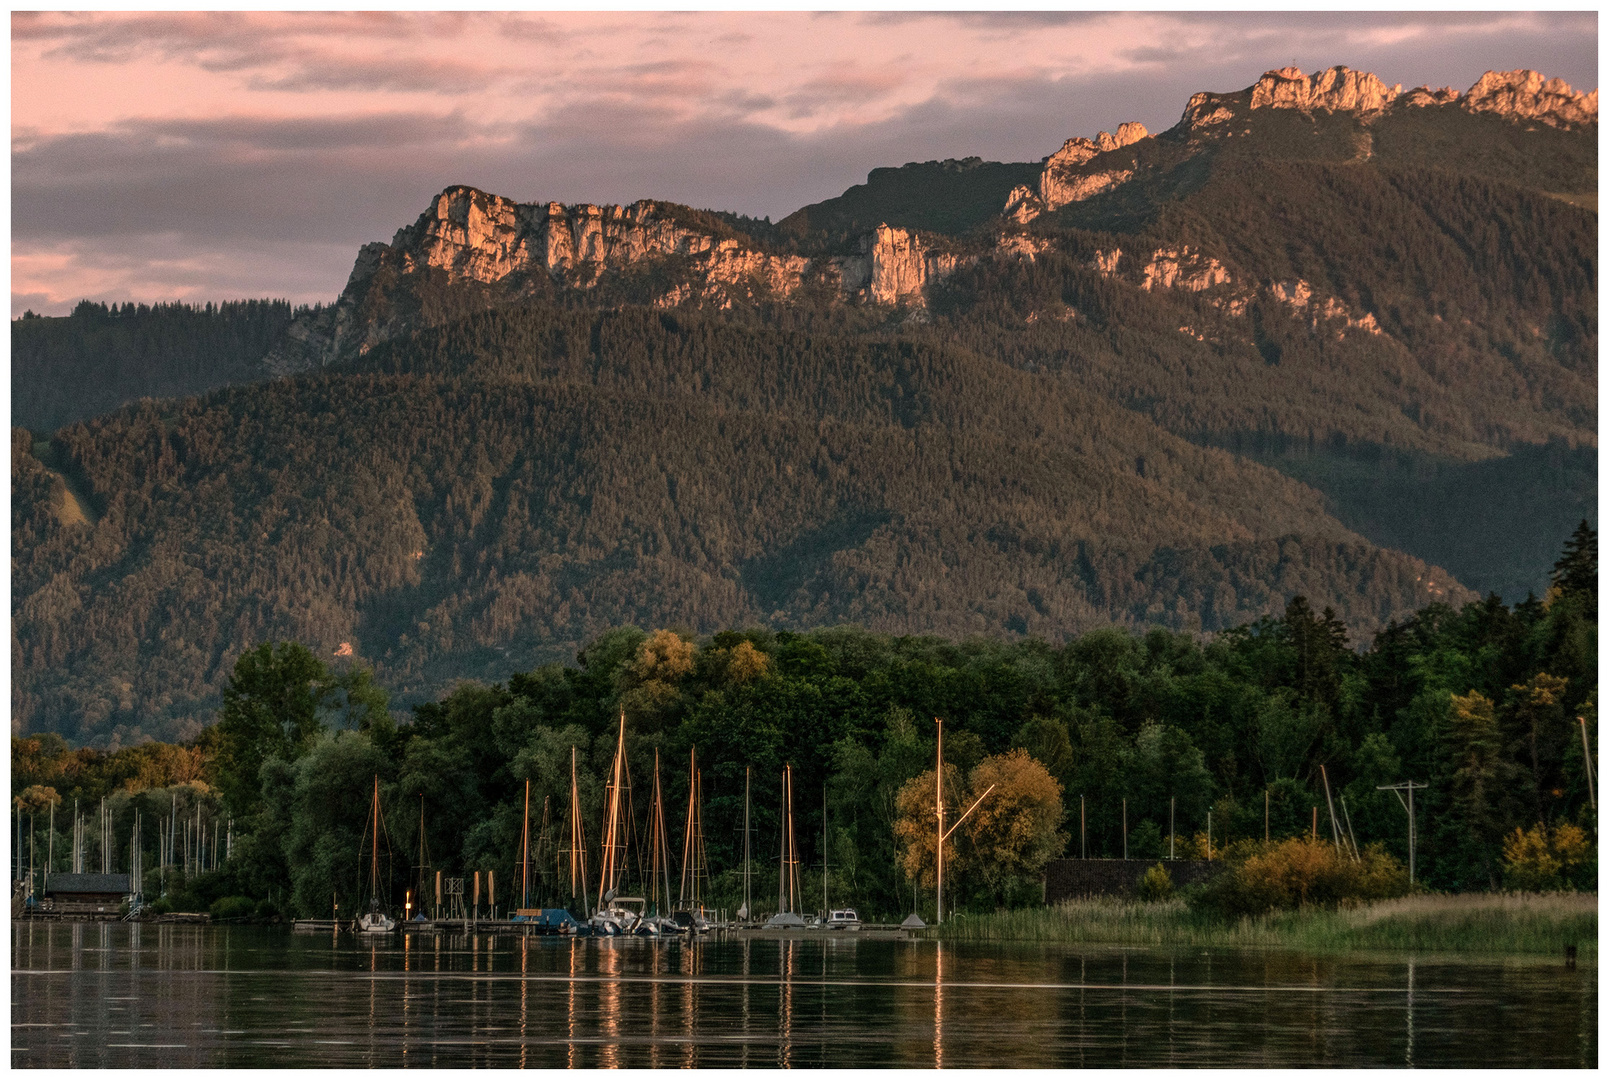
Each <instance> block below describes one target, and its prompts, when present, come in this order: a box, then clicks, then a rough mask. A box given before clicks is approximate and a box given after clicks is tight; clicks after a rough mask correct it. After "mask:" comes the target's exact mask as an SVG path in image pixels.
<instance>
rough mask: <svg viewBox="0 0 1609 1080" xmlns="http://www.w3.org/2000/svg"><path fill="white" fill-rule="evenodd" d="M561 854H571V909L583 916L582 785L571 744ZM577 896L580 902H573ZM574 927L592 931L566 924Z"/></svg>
mask: <svg viewBox="0 0 1609 1080" xmlns="http://www.w3.org/2000/svg"><path fill="white" fill-rule="evenodd" d="M559 854H560V857H561V858H562V857H563V855H565V854H568V855H569V857H570V910H571V911H572V912H574V913H575V914H577V915H579V917H580V918H581V919H583V920H584V919H586V917H587V914H588V907H589V906H590V902H589V901H588V899H587V831H586V826H585V823H584V822H583V821H582V818H581V787H580V785H579V783H578V782H577V780H576V748H575V747H574V746H572V747H570V844H569V846H568V847H567V848H565V849H563V850H562V851H561V852H560V853H559ZM554 870H555V872H560V871H561V870H562V866H555V867H554ZM577 899H579V900H580V901H581V903H580V904H579V905H577V904H576V900H577ZM570 926H574V927H577V928H579V929H576V930H573V931H570V932H572V933H591V932H592V930H591V927H590V926H589V925H588V924H586V923H585V922H572V923H567V924H566V927H567V928H568V927H570Z"/></svg>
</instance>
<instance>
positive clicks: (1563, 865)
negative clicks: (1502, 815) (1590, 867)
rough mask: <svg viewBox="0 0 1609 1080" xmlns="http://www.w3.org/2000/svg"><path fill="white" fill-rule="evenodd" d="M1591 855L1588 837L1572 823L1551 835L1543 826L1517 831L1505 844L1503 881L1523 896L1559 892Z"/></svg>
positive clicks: (1552, 832)
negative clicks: (1520, 891)
mask: <svg viewBox="0 0 1609 1080" xmlns="http://www.w3.org/2000/svg"><path fill="white" fill-rule="evenodd" d="M1591 853H1592V846H1591V845H1590V844H1588V843H1587V835H1586V833H1584V832H1582V831H1581V830H1580V829H1579V828H1577V827H1576V826H1574V825H1572V824H1570V823H1569V822H1563V823H1561V824H1560V825H1559V826H1558V827H1557V828H1555V829H1553V830H1552V831H1551V832H1549V830H1548V828H1547V826H1545V825H1542V824H1537V825H1534V826H1532V827H1531V828H1530V829H1528V830H1526V831H1523V832H1522V831H1521V830H1519V829H1515V830H1514V832H1513V833H1511V834H1510V835H1509V836H1508V837H1507V838H1506V839H1504V841H1503V881H1504V883H1505V884H1506V885H1508V887H1509V888H1511V889H1519V890H1522V891H1524V892H1558V891H1560V890H1562V889H1566V888H1569V881H1570V879H1571V878H1572V877H1573V876H1574V875H1573V873H1572V871H1574V870H1576V869H1577V868H1578V867H1580V866H1582V865H1584V864H1585V863H1586V861H1587V858H1588V856H1590V855H1591Z"/></svg>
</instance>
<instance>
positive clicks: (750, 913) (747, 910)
mask: <svg viewBox="0 0 1609 1080" xmlns="http://www.w3.org/2000/svg"><path fill="white" fill-rule="evenodd" d="M751 771H752V767H750V766H745V767H744V769H743V917H744V918H745V919H752V918H754V903H753V901H752V900H751V899H750V898H749V773H750V772H751Z"/></svg>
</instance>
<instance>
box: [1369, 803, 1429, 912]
mask: <svg viewBox="0 0 1609 1080" xmlns="http://www.w3.org/2000/svg"><path fill="white" fill-rule="evenodd" d="M1428 786H1429V785H1428V784H1416V783H1414V782H1413V781H1412V780H1404V781H1403V782H1402V783H1400V784H1381V785H1379V786H1378V787H1377V788H1375V790H1376V791H1391V792H1395V793H1396V796H1397V801H1398V802H1400V803H1401V804H1402V808H1403V809H1404V810H1406V811H1408V888H1410V889H1411V888H1413V884H1414V881H1415V880H1416V879H1415V875H1414V855H1415V850H1414V849H1415V847H1416V843H1415V841H1416V840H1417V839H1418V827H1417V825H1416V823H1415V821H1414V813H1413V793H1414V792H1415V791H1423V790H1424V789H1425V788H1426V787H1428ZM1404 791H1406V792H1407V793H1408V797H1407V798H1406V799H1404V798H1403V797H1402V793H1403V792H1404Z"/></svg>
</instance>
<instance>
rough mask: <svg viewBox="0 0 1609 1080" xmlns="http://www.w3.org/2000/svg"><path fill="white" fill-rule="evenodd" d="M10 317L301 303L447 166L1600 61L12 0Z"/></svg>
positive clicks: (1112, 125) (950, 132) (1530, 52)
mask: <svg viewBox="0 0 1609 1080" xmlns="http://www.w3.org/2000/svg"><path fill="white" fill-rule="evenodd" d="M11 18H12V23H11V80H12V81H11V103H12V113H11V122H12V129H11V139H12V144H11V145H12V158H11V167H12V173H11V176H12V188H11V199H12V204H11V205H12V218H11V227H12V248H11V272H12V314H13V316H15V315H18V314H20V313H21V312H22V311H23V310H24V309H32V310H33V311H35V312H38V313H40V314H65V313H66V312H67V311H69V310H70V309H71V308H72V306H73V305H74V304H75V303H77V302H78V301H79V300H80V299H86V298H87V299H92V300H105V301H113V300H115V301H138V302H148V303H149V302H156V301H172V300H185V301H190V302H202V301H206V300H226V299H241V298H247V297H276V298H285V299H289V300H291V301H292V302H294V303H298V304H301V303H317V302H326V303H327V302H329V301H332V300H334V299H335V297H336V296H337V295H339V293H340V290H341V288H342V287H343V285H344V284H345V282H346V278H347V275H348V274H349V272H350V270H351V267H352V261H353V259H354V257H355V255H356V253H357V249H358V247H359V246H360V245H362V244H364V243H366V242H368V241H371V240H389V239H390V238H391V235H392V234H393V233H394V232H395V231H396V229H397V228H399V227H400V226H403V225H405V224H408V223H410V222H412V221H413V220H414V219H415V218H416V217H418V215H419V214H420V213H421V212H422V211H423V210H424V209H425V207H426V206H427V205H428V204H429V202H430V200H431V198H432V196H433V195H435V194H436V193H437V192H439V191H440V190H441V189H443V188H445V187H447V186H448V185H450V184H472V185H474V186H476V187H479V188H482V189H484V190H488V191H493V192H496V193H497V194H500V195H504V196H508V197H510V198H514V199H518V200H520V201H522V202H524V201H549V200H557V201H559V202H565V203H576V202H592V203H617V202H631V201H634V200H637V199H642V198H655V199H663V200H668V201H673V202H681V203H688V204H691V205H693V206H697V207H704V208H713V209H720V210H732V211H737V212H739V213H744V214H750V215H753V216H756V217H760V216H769V217H771V218H772V219H773V220H775V219H778V218H781V217H784V216H786V215H787V214H789V213H791V212H792V211H794V210H796V209H798V208H799V207H801V206H804V205H807V204H809V203H813V202H818V201H820V200H822V199H827V198H831V197H833V196H835V195H837V194H839V193H841V192H842V191H843V190H844V189H845V188H848V187H850V186H851V185H853V184H857V183H861V182H863V181H864V180H865V178H866V174H867V172H868V171H870V170H871V169H873V168H877V167H881V166H886V165H900V164H903V163H905V162H908V161H926V160H932V159H942V158H949V157H957V158H959V157H969V156H973V155H976V156H979V157H983V158H985V159H990V160H997V161H1037V160H1039V159H1041V158H1043V157H1045V156H1046V155H1047V154H1050V153H1052V152H1054V151H1055V150H1056V149H1057V148H1059V147H1060V146H1061V144H1062V143H1063V142H1064V141H1065V140H1066V139H1068V138H1070V137H1072V136H1075V135H1084V136H1093V135H1094V134H1095V133H1096V132H1097V131H1099V130H1115V129H1116V127H1117V125H1118V124H1120V123H1122V122H1123V121H1126V120H1139V121H1140V122H1142V123H1144V124H1145V125H1146V127H1148V128H1149V129H1151V130H1152V131H1160V130H1163V129H1165V128H1167V127H1169V126H1171V125H1172V124H1174V123H1175V122H1177V120H1178V118H1179V115H1180V113H1181V112H1182V111H1183V109H1184V106H1185V102H1186V101H1187V100H1188V98H1189V96H1190V95H1191V94H1192V93H1195V92H1196V91H1199V90H1211V91H1220V92H1222V91H1232V90H1239V89H1242V88H1244V87H1246V86H1249V85H1251V84H1252V83H1253V82H1255V81H1256V80H1257V77H1258V76H1259V75H1260V74H1261V73H1262V72H1264V71H1266V70H1269V69H1272V68H1277V67H1282V66H1284V65H1287V64H1295V65H1297V66H1299V67H1301V68H1302V69H1303V70H1304V71H1314V70H1317V69H1321V68H1325V67H1330V66H1333V65H1335V64H1345V65H1347V66H1348V67H1351V68H1354V69H1358V70H1363V71H1372V72H1374V73H1375V74H1377V75H1379V76H1380V77H1381V78H1382V79H1383V80H1384V81H1385V82H1386V83H1388V84H1391V83H1399V82H1400V83H1402V84H1403V85H1404V86H1406V87H1411V86H1418V85H1421V84H1426V85H1430V86H1432V87H1440V86H1453V87H1455V88H1456V89H1458V90H1460V91H1462V90H1465V89H1467V88H1468V87H1469V86H1470V85H1471V84H1472V83H1473V82H1475V80H1476V79H1478V78H1479V77H1480V75H1481V74H1482V73H1483V72H1485V71H1487V70H1493V69H1495V70H1510V69H1514V68H1533V69H1535V70H1538V71H1541V72H1543V73H1544V74H1545V75H1547V76H1549V77H1553V76H1558V77H1562V78H1563V79H1565V80H1566V81H1567V82H1569V83H1570V84H1571V85H1572V86H1573V87H1575V88H1576V89H1577V90H1591V89H1594V88H1596V87H1597V85H1598V69H1597V55H1598V23H1597V14H1596V12H1593V11H1581V12H1495V11H1484V12H1472V13H1457V12H1437V13H1402V12H1397V13H1389V12H1388V13H1381V12H1345V13H1327V14H1325V13H1321V14H1296V13H1291V14H1282V13H1277V12H1266V11H1264V12H1250V13H1245V12H1243V13H1190V12H1128V13H1100V12H1026V13H939V12H864V11H861V12H853V11H852V12H834V13H814V12H749V13H732V12H581V13H561V12H488V13H429V12H400V13H399V12H360V13H334V12H300V13H272V12H222V13H192V12H151V13H138V12H93V13H64V12H45V13H22V12H13V14H12V17H11Z"/></svg>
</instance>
